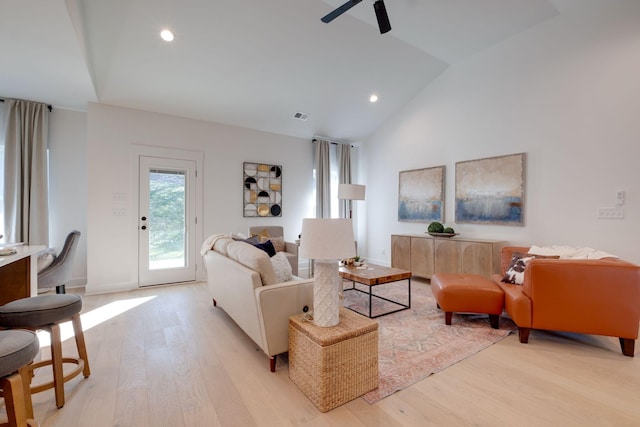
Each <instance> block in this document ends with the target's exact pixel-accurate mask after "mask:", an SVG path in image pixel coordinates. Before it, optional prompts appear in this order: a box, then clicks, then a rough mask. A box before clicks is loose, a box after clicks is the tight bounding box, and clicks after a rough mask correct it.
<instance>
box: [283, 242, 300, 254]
mask: <svg viewBox="0 0 640 427" xmlns="http://www.w3.org/2000/svg"><path fill="white" fill-rule="evenodd" d="M298 248H299V246H298V245H297V244H295V243H293V242H284V250H285V251H286V252H289V253H290V254H295V255H296V256H298Z"/></svg>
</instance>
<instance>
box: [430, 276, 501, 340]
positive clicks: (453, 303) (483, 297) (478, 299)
mask: <svg viewBox="0 0 640 427" xmlns="http://www.w3.org/2000/svg"><path fill="white" fill-rule="evenodd" d="M431 292H432V293H433V296H434V297H435V299H436V301H437V302H438V307H440V308H441V309H442V311H444V312H445V322H446V324H447V325H451V318H452V317H453V313H454V312H457V313H461V312H462V313H486V314H488V315H489V321H490V322H491V327H492V328H494V329H498V327H499V318H500V314H502V309H503V307H504V292H502V289H500V287H499V286H498V285H496V284H495V283H493V282H492V281H491V280H489V279H487V278H485V277H482V276H480V275H478V274H455V273H437V274H434V275H433V276H431Z"/></svg>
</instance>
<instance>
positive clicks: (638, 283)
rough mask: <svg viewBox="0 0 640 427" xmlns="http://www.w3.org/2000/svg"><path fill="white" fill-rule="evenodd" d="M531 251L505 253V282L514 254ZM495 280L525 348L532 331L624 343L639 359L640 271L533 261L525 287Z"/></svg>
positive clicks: (614, 262)
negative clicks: (558, 332) (637, 341)
mask: <svg viewBox="0 0 640 427" xmlns="http://www.w3.org/2000/svg"><path fill="white" fill-rule="evenodd" d="M528 250H529V248H528V247H515V246H506V247H504V248H503V249H502V253H501V262H502V272H503V276H504V273H505V272H506V270H507V269H508V267H509V264H510V263H511V258H512V253H513V252H521V253H527V251H528ZM503 276H498V275H494V276H493V280H494V281H495V282H496V283H497V284H498V285H499V286H500V287H501V288H502V290H503V291H504V294H505V310H506V312H507V313H508V314H509V316H510V317H511V319H512V320H513V321H514V322H515V324H516V325H517V326H518V330H519V338H520V342H521V343H527V342H528V340H529V332H530V331H531V329H544V330H555V331H566V332H576V333H583V334H593V335H606V336H612V337H618V338H619V339H620V347H621V349H622V353H623V354H624V355H625V356H629V357H633V355H634V347H635V340H636V339H637V338H638V327H639V325H640V267H639V266H637V265H634V264H631V263H629V262H626V261H622V260H619V259H617V258H604V259H599V260H577V259H533V260H531V261H529V262H528V263H527V264H526V267H525V271H524V283H523V284H522V285H515V284H510V283H504V282H502V281H501V279H502V277H503Z"/></svg>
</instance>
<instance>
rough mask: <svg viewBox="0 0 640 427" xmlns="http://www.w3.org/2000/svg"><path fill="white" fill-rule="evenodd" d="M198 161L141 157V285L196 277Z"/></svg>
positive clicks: (139, 233)
mask: <svg viewBox="0 0 640 427" xmlns="http://www.w3.org/2000/svg"><path fill="white" fill-rule="evenodd" d="M194 187H195V162H194V161H189V160H175V159H166V158H159V157H148V156H141V157H140V193H139V194H140V200H139V227H138V236H139V239H138V241H139V250H138V252H139V282H140V286H146V285H155V284H165V283H175V282H186V281H193V280H195V278H196V270H195V248H194V247H193V244H194V226H195V216H194V212H195V208H194V207H195V205H194V203H195V200H194V199H195V198H194V194H195V190H194Z"/></svg>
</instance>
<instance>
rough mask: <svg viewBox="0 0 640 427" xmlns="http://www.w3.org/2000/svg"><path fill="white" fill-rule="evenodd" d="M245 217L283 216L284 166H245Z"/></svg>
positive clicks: (248, 164) (247, 163)
mask: <svg viewBox="0 0 640 427" xmlns="http://www.w3.org/2000/svg"><path fill="white" fill-rule="evenodd" d="M243 185H244V194H243V196H244V197H243V200H244V209H243V215H244V216H245V217H257V216H264V217H267V216H282V166H278V165H268V164H265V163H250V162H244V164H243Z"/></svg>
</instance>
